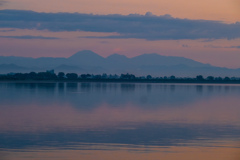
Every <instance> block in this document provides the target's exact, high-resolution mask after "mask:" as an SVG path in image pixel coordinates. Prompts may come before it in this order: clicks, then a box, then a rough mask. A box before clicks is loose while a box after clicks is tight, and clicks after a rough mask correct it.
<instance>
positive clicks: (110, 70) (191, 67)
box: [0, 50, 240, 76]
mask: <svg viewBox="0 0 240 160" xmlns="http://www.w3.org/2000/svg"><path fill="white" fill-rule="evenodd" d="M49 69H55V71H56V72H59V71H63V72H75V73H78V74H82V73H90V74H91V73H93V74H102V73H107V74H121V73H132V74H135V75H138V76H139V75H148V74H150V75H153V76H170V75H175V76H196V75H200V74H201V75H203V76H209V75H212V76H239V75H240V69H228V68H222V67H215V66H211V65H210V64H203V63H200V62H197V61H194V60H192V59H188V58H184V57H173V56H162V55H159V54H156V53H151V54H143V55H140V56H136V57H133V58H128V57H126V56H124V55H119V54H113V55H110V56H108V57H107V58H104V57H102V56H100V55H98V54H96V53H94V52H92V51H90V50H83V51H80V52H77V53H75V54H74V55H72V56H70V57H69V58H53V57H41V58H30V57H14V56H9V57H7V56H0V73H9V72H30V71H35V72H39V71H46V70H49Z"/></svg>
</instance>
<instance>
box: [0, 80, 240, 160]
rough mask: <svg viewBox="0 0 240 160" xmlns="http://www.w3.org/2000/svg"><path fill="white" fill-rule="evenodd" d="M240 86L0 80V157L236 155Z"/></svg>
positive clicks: (91, 159)
mask: <svg viewBox="0 0 240 160" xmlns="http://www.w3.org/2000/svg"><path fill="white" fill-rule="evenodd" d="M239 95H240V85H237V84H234V85H228V84H224V85H223V84H145V83H0V102H1V105H0V159H1V160H12V159H14V160H29V159H36V160H38V159H39V160H40V159H52V160H55V159H56V160H63V159H70V160H78V159H84V160H95V159H98V160H125V159H137V160H145V159H151V160H158V159H164V160H165V159H166V160H178V159H184V160H188V159H189V160H190V159H195V160H198V159H199V160H212V159H217V160H226V159H227V160H238V159H240V107H239Z"/></svg>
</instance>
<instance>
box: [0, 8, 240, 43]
mask: <svg viewBox="0 0 240 160" xmlns="http://www.w3.org/2000/svg"><path fill="white" fill-rule="evenodd" d="M0 17H1V19H0V28H19V29H37V30H49V31H53V32H60V31H86V32H103V33H117V35H114V36H105V37H104V36H103V37H96V36H93V37H84V38H114V39H119V38H122V39H125V38H137V39H146V40H181V39H190V40H195V39H236V38H240V23H239V22H237V23H232V24H226V23H223V22H220V21H210V20H190V19H179V18H173V17H171V16H170V15H164V16H154V15H152V14H151V13H150V12H148V13H146V15H138V14H130V15H126V16H125V15H117V14H116V15H93V14H80V13H38V12H33V11H23V10H1V11H0Z"/></svg>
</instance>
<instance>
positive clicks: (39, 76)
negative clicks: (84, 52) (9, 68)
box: [0, 70, 240, 83]
mask: <svg viewBox="0 0 240 160" xmlns="http://www.w3.org/2000/svg"><path fill="white" fill-rule="evenodd" d="M0 80H22V81H24V80H40V81H41V80H53V81H54V80H55V81H132V82H207V83H210V82H213V83H214V82H222V83H226V82H229V83H240V78H239V77H214V76H208V77H203V76H202V75H198V76H196V77H175V76H173V75H172V76H169V77H167V76H164V77H152V76H151V75H147V76H135V75H134V74H129V73H127V74H121V75H116V74H114V75H113V74H106V73H104V74H95V75H94V74H80V75H78V74H76V73H66V74H65V73H64V72H59V73H58V74H55V73H54V71H53V70H51V71H46V72H38V73H36V72H30V73H9V74H2V75H0Z"/></svg>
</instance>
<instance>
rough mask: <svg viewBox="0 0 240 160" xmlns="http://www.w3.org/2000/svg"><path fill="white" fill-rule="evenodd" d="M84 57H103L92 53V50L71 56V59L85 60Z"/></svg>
mask: <svg viewBox="0 0 240 160" xmlns="http://www.w3.org/2000/svg"><path fill="white" fill-rule="evenodd" d="M83 57H101V56H99V55H98V54H97V53H95V52H93V51H91V50H82V51H79V52H77V53H75V54H74V55H72V56H70V57H69V58H70V59H75V58H83Z"/></svg>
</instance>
